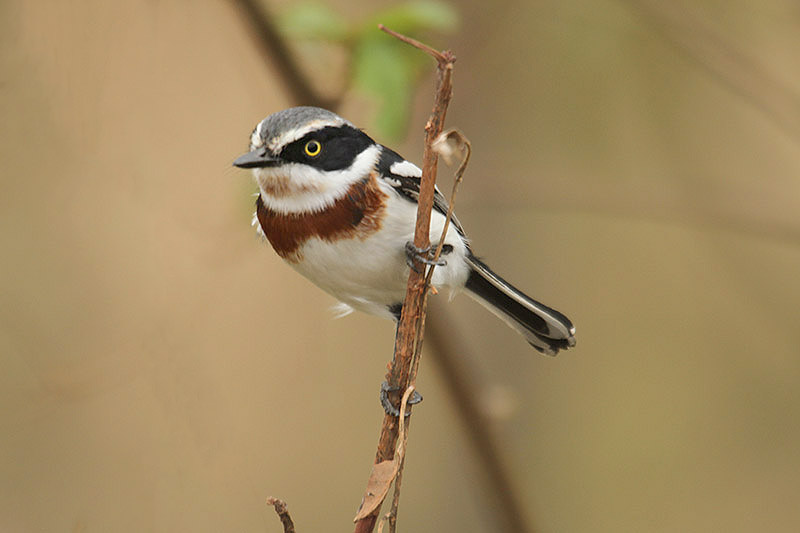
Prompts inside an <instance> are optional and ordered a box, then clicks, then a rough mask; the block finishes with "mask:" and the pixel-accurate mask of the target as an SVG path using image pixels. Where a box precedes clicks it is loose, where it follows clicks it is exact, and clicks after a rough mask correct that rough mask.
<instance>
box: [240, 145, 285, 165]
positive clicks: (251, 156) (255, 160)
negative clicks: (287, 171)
mask: <svg viewBox="0 0 800 533" xmlns="http://www.w3.org/2000/svg"><path fill="white" fill-rule="evenodd" d="M279 163H280V160H279V159H276V158H274V157H273V156H272V154H270V153H269V150H267V149H266V148H259V149H258V150H253V151H252V152H248V153H246V154H244V155H240V156H239V157H237V158H236V161H234V162H233V166H235V167H239V168H261V167H274V166H276V165H278V164H279Z"/></svg>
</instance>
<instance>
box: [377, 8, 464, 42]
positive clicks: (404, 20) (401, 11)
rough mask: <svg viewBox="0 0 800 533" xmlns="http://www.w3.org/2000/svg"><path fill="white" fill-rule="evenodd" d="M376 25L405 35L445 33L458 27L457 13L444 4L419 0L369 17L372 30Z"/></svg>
mask: <svg viewBox="0 0 800 533" xmlns="http://www.w3.org/2000/svg"><path fill="white" fill-rule="evenodd" d="M378 23H381V24H383V25H384V26H386V27H387V28H391V29H393V30H394V31H396V32H400V33H407V34H415V33H418V32H420V31H425V30H438V31H445V32H447V31H453V30H455V28H456V26H458V13H457V12H456V10H455V9H453V8H452V7H450V5H448V4H445V3H444V2H435V1H431V0H419V1H416V2H408V3H405V4H400V5H397V6H393V7H391V8H389V9H386V10H384V11H381V12H380V13H378V14H376V15H375V16H374V17H371V20H370V22H369V25H370V26H371V27H373V28H374V27H375V26H376V25H377V24H378Z"/></svg>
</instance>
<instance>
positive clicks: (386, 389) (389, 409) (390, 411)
mask: <svg viewBox="0 0 800 533" xmlns="http://www.w3.org/2000/svg"><path fill="white" fill-rule="evenodd" d="M397 390H399V389H394V388H392V387H390V386H389V383H387V382H386V381H384V382H383V383H381V405H382V406H383V410H384V411H385V412H386V414H387V415H389V416H394V417H399V416H400V409H398V408H397V407H395V406H394V405H392V402H391V401H390V400H389V393H390V392H395V391H397ZM421 401H422V395H421V394H420V393H418V392H417V391H414V392H412V393H411V397H410V398H409V399H408V405H416V404H418V403H419V402H421ZM410 414H411V411H409V410H407V409H406V417H408V416H409V415H410Z"/></svg>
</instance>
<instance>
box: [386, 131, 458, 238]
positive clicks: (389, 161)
mask: <svg viewBox="0 0 800 533" xmlns="http://www.w3.org/2000/svg"><path fill="white" fill-rule="evenodd" d="M381 148H382V150H381V157H380V160H379V161H378V169H377V170H378V172H379V173H380V175H381V179H383V181H385V182H386V183H388V184H389V185H391V186H392V187H393V188H394V190H395V191H397V192H398V193H399V194H400V195H401V196H402V197H403V198H405V199H406V200H409V201H411V202H414V203H417V202H418V201H419V185H420V180H421V179H422V171H421V170H420V169H419V168H418V167H417V166H416V165H414V167H413V169H414V170H415V174H416V175H407V174H397V173H395V172H392V165H394V164H395V163H403V162H408V161H406V159H405V158H403V157H402V156H401V155H400V154H398V153H397V152H395V151H394V150H391V149H390V148H386V147H385V146H382V147H381ZM406 168H409V167H406ZM433 208H434V209H435V210H436V211H438V212H439V213H441V214H442V215H444V216H447V210H448V208H449V204H448V203H447V198H445V197H444V195H443V194H442V192H441V191H440V190H439V187H436V192H435V194H434V197H433ZM450 222H451V224H453V226H455V228H456V230H457V231H458V233H460V234H461V235H462V236H464V230H463V228H462V227H461V223H460V222H459V221H458V218H456V215H455V213H453V216H452V218H451V219H450Z"/></svg>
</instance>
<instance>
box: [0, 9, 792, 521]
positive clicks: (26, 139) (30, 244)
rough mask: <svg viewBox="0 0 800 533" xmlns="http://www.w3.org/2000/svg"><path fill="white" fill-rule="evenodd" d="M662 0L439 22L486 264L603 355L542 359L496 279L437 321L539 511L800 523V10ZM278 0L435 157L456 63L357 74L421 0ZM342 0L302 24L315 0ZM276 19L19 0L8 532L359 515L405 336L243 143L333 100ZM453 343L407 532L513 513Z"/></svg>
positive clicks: (12, 87) (8, 165) (423, 429)
mask: <svg viewBox="0 0 800 533" xmlns="http://www.w3.org/2000/svg"><path fill="white" fill-rule="evenodd" d="M661 4H663V3H658V2H655V1H650V0H601V1H598V2H589V1H581V0H576V1H571V2H559V1H538V2H524V1H501V2H498V3H495V4H492V8H491V9H490V10H488V9H487V7H486V4H485V2H477V1H473V0H470V1H466V2H460V3H458V4H457V5H456V4H453V5H452V6H451V7H450V8H449V9H445V8H441V6H439V7H438V8H436V9H442V11H441V15H440V16H439V15H437V16H434V17H433V18H432V19H431V20H433V21H434V23H430V20H428V22H429V23H428V24H427V25H426V24H423V23H419V21H417V22H412V24H411V28H410V29H414V28H416V27H417V26H419V28H420V29H421V30H425V31H420V32H419V34H418V35H419V36H421V37H423V38H424V39H425V40H426V41H428V42H430V43H431V44H433V45H435V46H437V47H442V48H445V47H446V48H451V49H453V50H454V51H455V52H456V54H457V56H458V62H457V64H456V71H455V78H454V80H455V95H454V99H453V101H452V103H451V107H450V112H449V115H448V125H449V126H457V127H459V128H460V129H461V130H462V131H463V132H464V133H465V134H466V135H467V136H468V137H469V138H470V140H471V141H472V144H473V149H474V151H473V157H472V162H471V165H470V167H469V170H468V172H467V175H466V178H465V182H464V185H463V187H462V189H461V191H460V193H459V198H458V212H459V217H460V219H461V220H462V222H463V223H464V226H465V228H466V230H467V231H468V232H469V233H470V235H471V237H472V240H473V244H474V248H475V249H476V251H477V252H478V253H479V254H480V255H482V256H483V257H485V258H486V260H487V261H488V262H489V263H490V264H491V265H493V266H494V267H495V268H496V269H497V270H498V271H499V272H500V273H501V274H502V275H503V276H504V277H506V278H508V279H510V280H512V281H514V282H515V284H516V285H518V286H520V287H521V288H523V289H525V290H526V291H527V292H529V293H530V294H531V295H532V296H534V297H536V298H537V299H541V300H542V301H544V302H546V303H548V304H549V305H552V306H553V307H556V308H557V309H559V310H561V311H563V312H565V313H566V314H568V315H569V316H570V317H571V318H572V319H573V321H574V322H575V324H576V326H577V330H578V346H577V347H576V348H575V349H574V350H570V351H569V352H566V353H563V354H562V355H560V356H559V357H557V358H547V357H543V356H539V355H538V354H536V353H534V352H533V350H532V349H530V348H529V347H528V346H527V344H526V343H525V342H524V341H522V340H521V339H520V338H519V337H517V336H516V335H514V334H513V333H512V332H511V331H510V330H509V329H507V328H506V327H505V326H504V325H503V324H502V323H501V322H499V321H497V320H495V319H494V318H493V317H491V316H490V315H488V314H487V313H486V312H485V311H484V310H483V309H482V308H480V307H479V306H478V305H476V304H474V303H473V302H472V301H471V300H469V299H468V298H466V297H464V296H460V297H457V298H456V299H455V301H453V302H452V303H450V304H448V303H447V302H446V301H445V300H446V298H445V297H443V296H439V297H435V300H436V301H435V302H434V308H433V310H432V316H431V318H430V320H431V323H432V324H434V325H436V324H439V327H440V329H439V331H445V335H444V337H445V340H444V341H443V342H445V343H447V342H448V338H449V339H450V340H453V339H455V340H456V341H457V343H458V344H459V345H461V346H463V347H464V348H463V349H461V348H459V349H458V350H457V351H458V354H459V357H461V358H462V360H463V368H464V370H465V372H468V374H469V376H471V380H472V382H473V384H474V387H473V394H474V396H475V397H476V398H477V399H478V400H479V402H480V404H481V405H482V406H483V407H484V408H485V409H486V410H487V415H488V416H489V417H490V419H491V424H490V427H489V428H488V429H489V430H490V431H491V433H492V435H494V437H495V438H496V441H497V443H498V446H499V448H500V449H501V451H502V454H503V462H504V464H505V465H506V466H507V467H508V469H509V472H510V474H511V476H512V478H513V492H514V494H515V495H516V497H517V498H518V500H519V501H520V502H521V505H522V506H523V508H524V512H525V514H526V519H527V520H528V521H529V523H530V524H531V528H532V529H533V530H536V531H587V532H588V531H592V532H596V531H664V532H666V531H797V530H798V528H800V506H798V505H797V498H798V495H800V452H799V451H798V450H800V422H799V421H800V387H798V382H799V381H800V357H799V355H800V354H799V353H798V345H800V328H799V327H798V318H800V316H799V314H798V303H800V281H798V274H800V63H799V62H798V61H797V51H798V50H800V7H798V4H797V2H795V1H793V0H766V1H764V2H758V3H753V2H745V1H742V0H734V1H728V2H719V1H706V2H689V1H688V0H680V1H676V2H670V3H669V4H668V5H661ZM261 7H262V8H263V10H264V13H265V14H266V16H267V17H268V18H269V19H271V20H272V22H273V23H275V24H276V25H277V26H278V27H279V28H281V29H282V30H283V32H284V33H283V35H284V38H285V39H286V42H287V43H288V44H289V46H290V51H291V54H292V56H291V57H292V58H293V60H294V61H295V63H296V64H297V65H299V67H300V69H301V71H302V72H303V73H304V75H305V76H306V77H307V78H308V79H309V80H310V82H311V84H312V85H313V87H314V89H315V90H316V91H318V92H319V93H320V94H321V95H322V97H324V98H327V99H333V100H335V101H336V102H335V103H336V104H337V106H338V111H339V113H340V114H342V115H344V116H346V117H347V118H349V119H350V120H351V121H353V122H355V123H356V124H359V125H361V126H363V127H364V128H365V129H366V130H367V132H368V133H370V134H371V135H373V136H374V137H376V138H377V139H378V140H380V141H383V142H386V143H387V144H392V145H393V146H394V147H395V148H396V149H397V150H398V151H400V152H401V153H403V154H404V155H405V156H406V157H408V158H409V159H411V160H414V161H417V162H419V161H420V160H421V150H422V135H421V134H422V127H423V125H424V123H425V120H426V118H427V115H428V113H429V111H430V107H431V102H432V92H433V91H432V87H433V77H432V71H431V67H432V65H431V64H430V63H429V62H427V60H426V59H424V58H423V59H419V58H417V59H416V60H413V61H417V63H415V65H418V66H413V67H408V68H406V67H405V66H404V67H403V69H406V70H403V71H402V72H400V73H399V74H398V77H397V78H391V79H390V78H389V77H390V76H392V72H394V73H395V74H397V73H398V72H399V71H398V70H395V69H388V70H387V69H383V70H380V69H378V70H377V71H369V69H366V70H364V69H361V68H360V67H359V68H356V69H355V70H354V68H353V65H354V64H355V65H356V66H358V65H362V66H363V63H352V62H351V59H350V57H351V54H353V53H361V54H364V53H367V55H368V56H369V52H365V50H367V51H369V50H373V49H376V48H374V47H380V46H384V45H382V44H375V43H379V42H382V41H383V42H385V41H384V40H389V39H390V38H389V37H388V36H385V35H383V34H381V33H380V32H378V31H377V30H373V29H371V28H373V25H374V23H375V22H378V21H379V20H378V19H379V18H380V17H381V13H383V14H384V15H385V16H386V17H389V16H390V15H392V13H394V15H393V16H398V15H397V12H396V11H395V12H392V10H393V9H395V10H396V9H400V10H401V11H402V9H405V8H404V7H403V6H402V5H400V4H393V3H390V2H374V1H369V2H367V1H361V0H348V1H345V0H330V1H328V2H326V3H325V4H324V5H323V6H322V7H320V6H319V5H317V6H316V7H312V8H310V11H308V12H302V11H298V10H299V9H300V4H298V3H297V2H288V1H274V2H266V1H264V2H263V3H262V4H261ZM303 9H307V6H306V7H304V8H303ZM325 10H327V11H328V12H329V13H331V15H329V16H328V17H327V18H325V17H323V18H325V20H327V21H328V22H330V21H331V20H333V21H334V22H335V24H334V23H331V24H328V23H323V24H321V26H320V28H321V29H319V31H318V32H317V35H316V37H317V38H316V40H314V39H313V38H311V37H314V35H303V29H304V28H305V29H308V28H311V27H313V24H311V22H308V20H307V19H303V17H302V16H298V13H300V14H301V15H302V14H303V13H305V15H308V13H310V15H308V16H310V17H312V19H313V16H314V15H315V14H317V15H318V14H319V13H323V14H324V13H325V12H326V11H325ZM244 13H245V12H244V11H243V10H242V7H241V4H240V3H238V2H234V1H232V0H231V1H224V0H217V1H210V0H209V1H195V2H188V1H150V2H143V1H140V2H124V3H120V2H112V3H109V2H101V1H99V0H86V1H84V2H77V3H74V2H69V3H67V2H55V1H45V2H23V1H19V0H7V1H5V2H2V3H1V4H0V43H2V45H1V46H0V61H1V63H0V64H1V65H2V67H1V68H0V110H2V117H3V120H2V123H1V124H0V136H1V137H0V138H1V139H2V142H0V159H1V160H2V179H1V180H0V187H2V189H1V192H2V194H0V218H1V219H2V224H0V249H1V250H2V252H1V253H2V257H3V260H2V261H0V365H1V366H2V372H0V530H2V531H9V532H17V531H20V532H26V531H80V532H83V531H209V532H211V531H275V532H277V531H281V526H280V523H279V522H278V519H277V517H276V516H275V515H274V512H273V510H272V509H270V508H268V507H267V506H266V505H265V504H264V500H265V498H266V497H267V496H276V497H280V498H283V499H285V500H286V501H287V502H288V504H289V509H290V511H291V512H292V515H293V517H294V519H295V522H296V524H297V527H298V531H301V532H307V531H348V530H351V528H352V525H351V520H352V517H353V516H354V514H355V511H356V508H357V507H358V504H359V502H360V498H361V494H362V491H363V490H364V487H365V484H366V480H367V475H368V473H369V468H370V466H371V463H372V459H373V457H374V453H375V448H376V445H377V437H378V430H379V427H380V423H381V419H382V412H381V409H380V407H379V404H378V401H377V392H378V386H379V384H380V382H381V380H382V379H383V375H384V372H385V367H386V363H387V362H388V360H389V358H390V353H391V347H392V340H393V326H392V324H391V323H389V322H385V321H382V320H380V319H377V318H373V317H369V316H364V315H351V316H349V317H346V318H343V319H338V320H335V319H333V318H332V313H331V312H330V310H329V308H330V306H331V305H332V304H333V303H334V302H333V300H332V299H331V298H330V297H328V296H327V295H325V294H324V293H323V292H321V291H320V290H318V289H317V288H316V287H314V286H313V285H311V284H310V283H309V282H307V281H305V280H304V279H303V278H301V277H300V276H299V275H297V274H296V273H294V272H293V271H292V270H291V269H290V268H289V267H288V266H286V265H284V264H283V263H282V261H281V260H280V259H279V258H278V257H277V256H276V255H275V254H274V252H273V251H272V250H271V248H270V247H269V246H268V244H266V243H263V242H261V241H260V239H259V238H258V237H257V236H256V234H255V231H254V229H253V228H251V226H250V219H251V215H252V210H253V201H254V198H253V196H252V195H253V193H254V192H255V190H256V188H255V186H254V185H253V183H252V179H251V177H250V175H249V173H247V172H244V171H240V170H238V169H234V168H232V167H231V161H232V160H233V159H234V158H235V157H236V156H238V155H239V154H240V153H242V152H243V151H244V150H245V149H246V146H247V142H248V135H249V133H250V131H251V130H252V128H253V127H254V126H255V124H256V123H257V122H258V121H259V120H261V119H262V118H263V117H265V116H266V115H268V114H270V113H272V112H274V111H277V110H280V109H282V108H285V107H288V106H290V105H295V104H297V103H298V101H297V94H296V93H293V92H292V91H291V90H290V89H287V85H286V83H285V80H284V77H283V76H282V74H281V73H280V71H279V70H278V69H277V68H276V62H275V61H274V58H270V57H269V55H268V54H265V53H264V52H263V51H262V50H261V49H260V48H259V45H258V42H257V39H256V38H255V34H254V32H253V31H252V28H251V24H249V21H248V19H247V16H246V15H245V14H244ZM401 14H402V13H401ZM334 17H335V18H334ZM401 19H402V17H401ZM389 20H400V19H389ZM437 20H440V21H441V24H437V23H435V22H436V21H437ZM336 24H338V25H339V28H338V30H337V29H336ZM387 24H388V23H387ZM415 24H416V25H417V26H415ZM401 26H402V25H401ZM367 27H369V28H370V29H369V32H367V30H365V29H364V28H367ZM331 28H333V29H331ZM401 29H402V28H401ZM326 31H327V32H330V34H329V35H328V37H329V38H328V42H324V39H323V40H322V41H321V40H320V39H319V37H320V33H321V34H324V33H325V32H326ZM337 31H338V32H339V33H337ZM310 33H313V32H310ZM370 39H372V41H370ZM337 42H338V44H336V43H337ZM377 57H378V59H375V58H374V57H373V58H372V63H373V64H374V63H378V64H380V63H388V64H390V65H391V64H392V61H386V60H385V58H384V60H381V59H380V57H381V56H377ZM389 57H391V56H389ZM359 61H361V60H359ZM364 61H366V60H364ZM398 61H399V60H398ZM398 64H399V63H398ZM420 68H422V70H419V69H420ZM425 68H427V70H425ZM376 72H377V74H376ZM401 74H402V75H401ZM359 76H361V77H359ZM382 79H383V80H385V81H386V83H383V84H382V83H380V80H382ZM387 87H388V88H387ZM397 87H401V88H402V89H403V90H402V91H401V90H398V91H397V94H393V95H391V97H389V96H386V100H382V99H381V98H382V97H381V94H382V93H383V94H386V93H387V92H391V91H392V90H393V89H397ZM398 110H399V111H398ZM392 112H394V116H392ZM387 117H388V118H387ZM398 117H399V118H398ZM403 118H406V119H407V122H405V123H403V121H402V119H403ZM442 169H443V170H442V171H441V172H440V175H441V176H442V179H441V188H442V189H443V190H445V191H448V190H449V188H450V186H449V182H448V176H449V175H450V174H451V172H450V170H447V169H445V168H444V167H442ZM445 316H446V319H447V326H446V330H442V329H441V327H442V326H441V324H443V322H441V320H444V317H445ZM437 320H439V322H437ZM431 345H432V344H431V343H429V344H428V346H429V348H430V349H432V348H431ZM433 360H434V359H433V358H432V357H430V356H429V357H427V358H424V359H423V363H422V368H421V371H420V381H419V384H418V385H419V388H420V390H421V391H422V392H423V394H424V396H425V401H424V403H423V404H422V405H421V407H419V408H417V409H415V411H414V412H415V416H414V423H413V427H412V431H411V435H410V444H409V451H408V459H407V467H406V473H405V477H404V480H403V496H402V499H401V506H400V517H399V527H400V530H402V531H417V532H425V531H463V532H473V531H475V532H477V531H495V530H497V529H496V527H497V526H496V523H497V522H496V521H497V517H496V516H495V512H494V509H493V503H492V501H493V500H492V499H491V498H490V497H488V496H487V494H486V491H485V487H486V482H485V476H484V474H483V471H482V469H481V467H480V465H479V464H478V462H477V460H476V456H475V454H474V452H473V451H472V449H471V447H470V445H469V444H468V441H467V440H466V439H465V432H464V428H463V427H462V425H461V424H460V422H459V420H458V417H457V416H456V414H455V413H456V411H455V409H454V405H453V400H452V398H450V397H449V396H448V395H447V394H446V387H445V385H444V382H443V375H442V373H441V372H440V370H439V367H437V366H436V365H434V364H433V363H432V361H433Z"/></svg>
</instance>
